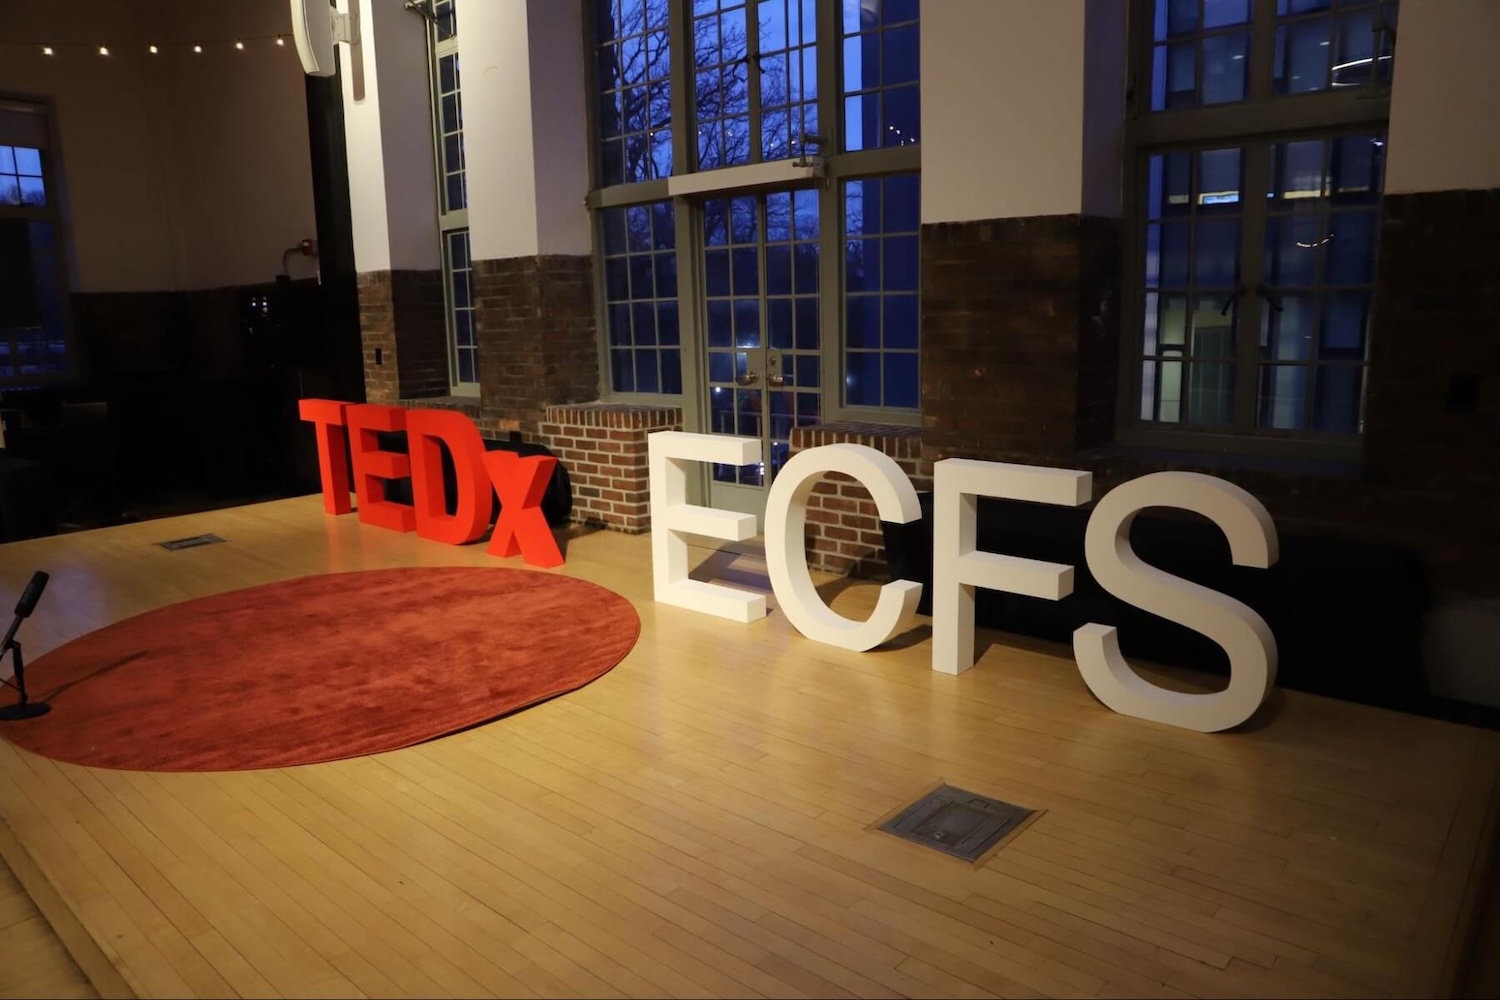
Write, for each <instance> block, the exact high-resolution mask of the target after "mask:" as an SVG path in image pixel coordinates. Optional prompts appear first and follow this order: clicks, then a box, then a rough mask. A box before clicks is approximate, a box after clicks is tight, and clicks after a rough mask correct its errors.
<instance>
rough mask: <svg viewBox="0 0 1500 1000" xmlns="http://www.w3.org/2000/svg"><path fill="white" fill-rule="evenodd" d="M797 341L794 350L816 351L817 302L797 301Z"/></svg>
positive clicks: (814, 300) (817, 342) (815, 300)
mask: <svg viewBox="0 0 1500 1000" xmlns="http://www.w3.org/2000/svg"><path fill="white" fill-rule="evenodd" d="M796 316H797V324H796V325H797V339H796V345H795V346H796V348H797V350H799V351H816V350H817V349H818V345H819V341H818V322H819V313H818V300H817V299H797V300H796Z"/></svg>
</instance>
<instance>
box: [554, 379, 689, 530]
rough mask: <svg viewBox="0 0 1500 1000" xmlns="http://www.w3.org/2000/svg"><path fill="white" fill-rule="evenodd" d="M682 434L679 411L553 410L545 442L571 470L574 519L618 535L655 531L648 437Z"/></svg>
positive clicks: (588, 406)
mask: <svg viewBox="0 0 1500 1000" xmlns="http://www.w3.org/2000/svg"><path fill="white" fill-rule="evenodd" d="M681 429H682V411H681V410H680V409H677V408H675V407H659V406H630V405H626V404H618V403H584V404H581V405H570V406H549V407H547V410H546V415H545V419H544V420H543V422H542V424H541V435H540V436H541V442H542V444H544V445H546V446H547V447H548V448H550V449H552V451H553V452H554V453H555V454H556V455H557V456H558V458H559V459H560V460H561V461H562V462H563V464H564V465H566V466H567V468H568V474H569V476H571V477H572V481H573V520H575V521H578V522H580V523H584V524H594V525H600V526H603V527H606V528H611V529H613V530H615V531H624V532H628V533H630V534H640V533H642V532H645V531H648V530H650V527H651V514H650V499H651V485H650V475H649V469H648V466H647V443H646V438H647V435H649V434H651V433H652V432H654V431H671V430H681Z"/></svg>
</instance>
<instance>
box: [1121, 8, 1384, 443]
mask: <svg viewBox="0 0 1500 1000" xmlns="http://www.w3.org/2000/svg"><path fill="white" fill-rule="evenodd" d="M1141 6H1142V8H1143V10H1145V11H1146V12H1147V13H1149V15H1150V18H1149V24H1150V26H1151V37H1150V38H1149V39H1148V40H1147V42H1146V50H1145V51H1143V52H1141V53H1138V57H1139V58H1140V59H1141V60H1142V64H1143V65H1144V66H1145V67H1146V68H1147V72H1146V73H1145V74H1144V78H1145V79H1149V80H1150V82H1151V85H1150V88H1149V93H1147V94H1146V95H1144V96H1143V98H1142V99H1143V100H1145V101H1146V102H1147V108H1148V111H1149V112H1150V113H1148V114H1145V115H1142V116H1139V117H1137V118H1134V119H1132V120H1130V121H1128V122H1127V144H1128V145H1129V147H1130V148H1131V149H1132V150H1133V152H1132V162H1133V165H1134V167H1135V169H1136V171H1137V184H1136V197H1137V199H1138V201H1137V203H1136V210H1137V211H1136V214H1137V218H1138V220H1139V222H1138V226H1137V228H1136V230H1135V239H1136V240H1137V241H1138V243H1137V248H1138V254H1137V255H1135V256H1133V257H1132V259H1133V260H1134V261H1136V263H1135V265H1133V273H1132V274H1131V275H1129V276H1128V279H1127V280H1128V286H1129V287H1131V288H1133V289H1134V291H1135V292H1136V295H1137V305H1136V311H1135V317H1136V322H1137V327H1136V330H1137V333H1136V339H1135V354H1136V359H1137V361H1136V364H1135V366H1134V368H1133V372H1134V374H1135V376H1136V377H1135V378H1133V379H1130V380H1129V383H1128V384H1129V388H1128V391H1129V392H1130V394H1131V396H1130V404H1129V407H1128V408H1129V411H1130V413H1131V416H1132V418H1133V419H1134V420H1135V421H1136V423H1135V425H1134V426H1135V427H1137V428H1142V429H1144V430H1145V431H1147V432H1148V433H1151V432H1155V431H1168V432H1171V431H1176V432H1182V431H1189V432H1206V433H1212V434H1215V435H1218V436H1219V438H1220V439H1221V440H1222V439H1223V438H1224V437H1225V436H1230V435H1239V436H1256V437H1272V438H1277V437H1288V436H1295V437H1298V438H1303V439H1307V440H1310V441H1314V442H1316V441H1319V440H1321V441H1326V442H1330V443H1332V444H1333V445H1336V444H1337V442H1338V441H1339V440H1340V439H1343V440H1350V439H1353V438H1354V437H1355V436H1357V435H1358V433H1359V432H1360V431H1361V430H1362V426H1363V410H1364V392H1365V372H1366V366H1367V363H1368V357H1369V346H1370V336H1369V334H1370V323H1371V303H1372V300H1373V285H1374V276H1375V259H1376V250H1377V236H1378V233H1379V224H1380V200H1381V192H1382V189H1383V183H1384V164H1385V143H1386V121H1387V119H1388V116H1389V86H1390V82H1391V66H1392V55H1393V52H1394V45H1395V24H1396V6H1397V5H1396V4H1395V3H1394V2H1390V0H1385V2H1370V0H1363V2H1355V0H1342V2H1335V0H1268V2H1265V3H1252V2H1251V0H1142V2H1141ZM1257 40H1263V41H1265V44H1259V45H1258V44H1256V43H1257ZM1293 98H1295V101H1296V103H1291V99H1293ZM1208 105H1214V106H1216V107H1217V108H1218V109H1219V110H1218V112H1217V115H1216V117H1214V118H1213V119H1211V120H1209V121H1205V120H1204V119H1203V117H1202V116H1201V115H1197V116H1194V115H1184V114H1183V112H1184V111H1188V112H1191V111H1193V110H1194V109H1198V108H1202V107H1205V106H1208ZM1309 119H1312V120H1315V121H1317V122H1318V123H1320V124H1319V126H1318V128H1317V129H1316V130H1314V131H1313V133H1312V134H1309V129H1308V127H1307V123H1308V121H1309ZM1291 136H1294V137H1295V138H1291ZM1164 147H1165V148H1164Z"/></svg>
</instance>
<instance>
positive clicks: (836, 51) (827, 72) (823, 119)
mask: <svg viewBox="0 0 1500 1000" xmlns="http://www.w3.org/2000/svg"><path fill="white" fill-rule="evenodd" d="M841 14H842V11H841V10H840V5H839V4H837V3H819V4H818V8H817V18H818V27H817V32H818V43H817V50H818V55H817V66H818V136H819V138H820V139H821V140H822V141H821V142H820V144H819V148H818V152H819V153H821V154H822V155H823V157H824V158H825V159H827V158H828V157H831V156H833V155H834V154H835V153H838V152H839V151H840V150H842V149H843V148H844V115H843V107H842V105H843V101H842V100H840V98H839V59H840V54H841V53H842V52H843V50H844V44H843V37H842V30H843V28H842V25H843V22H842V21H841V20H840V16H841Z"/></svg>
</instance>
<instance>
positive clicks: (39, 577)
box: [16, 569, 51, 618]
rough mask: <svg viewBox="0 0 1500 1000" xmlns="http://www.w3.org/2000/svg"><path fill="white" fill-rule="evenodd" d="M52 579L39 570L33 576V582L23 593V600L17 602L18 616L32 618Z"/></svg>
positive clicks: (44, 571)
mask: <svg viewBox="0 0 1500 1000" xmlns="http://www.w3.org/2000/svg"><path fill="white" fill-rule="evenodd" d="M49 579H51V577H49V576H48V575H47V572H46V570H40V569H39V570H37V571H36V572H35V573H33V574H31V582H30V583H28V584H27V585H26V589H25V590H23V591H21V599H20V600H19V601H17V602H16V615H17V616H19V617H21V618H30V617H31V613H32V612H33V611H35V610H36V602H37V601H40V600H41V599H42V591H44V590H46V589H47V581H48V580H49Z"/></svg>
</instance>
